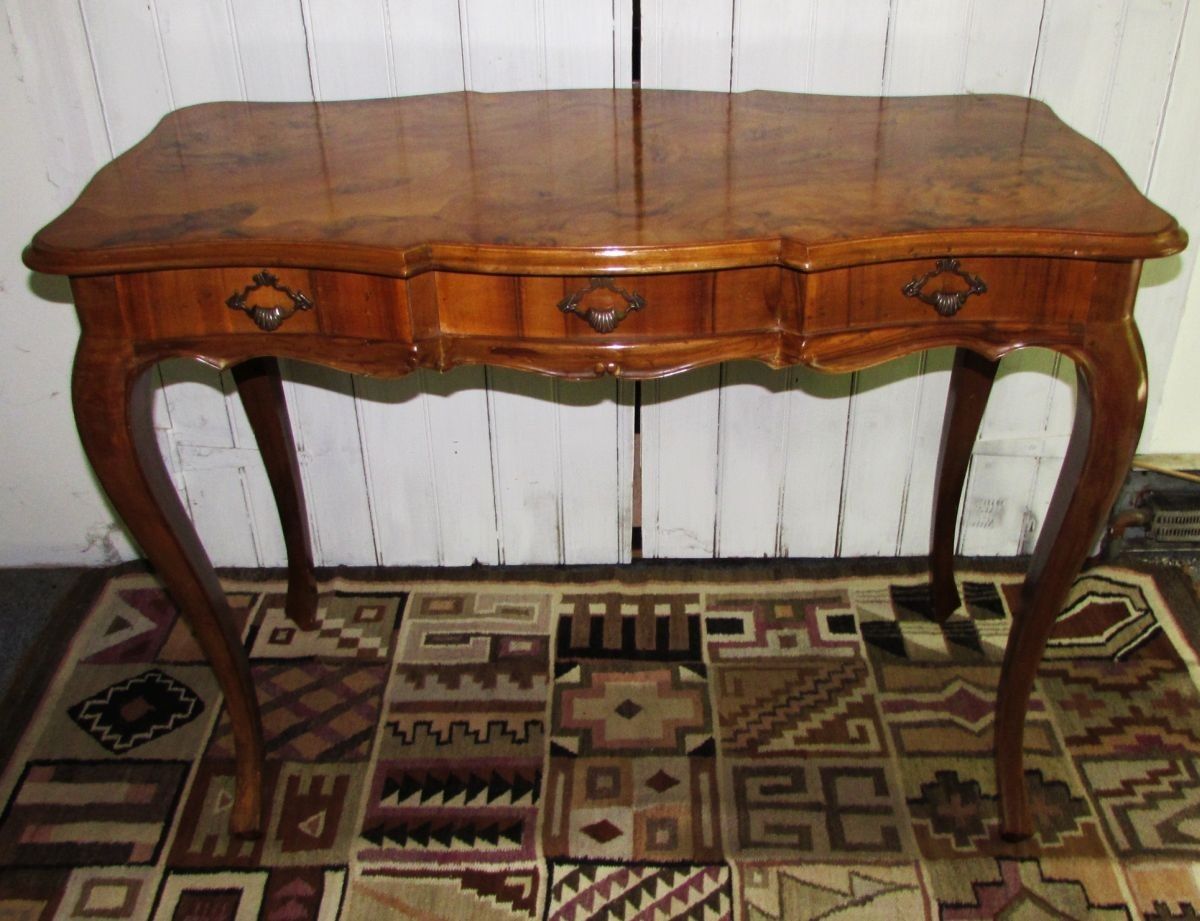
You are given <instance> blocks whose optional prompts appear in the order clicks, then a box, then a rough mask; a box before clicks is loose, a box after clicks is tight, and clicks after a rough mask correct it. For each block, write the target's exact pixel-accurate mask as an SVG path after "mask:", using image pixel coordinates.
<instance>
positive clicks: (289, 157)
mask: <svg viewBox="0 0 1200 921" xmlns="http://www.w3.org/2000/svg"><path fill="white" fill-rule="evenodd" d="M1182 242H1183V237H1182V235H1181V233H1180V231H1179V229H1178V227H1177V226H1176V224H1175V221H1174V220H1173V219H1172V218H1171V217H1170V215H1168V214H1166V213H1165V212H1163V211H1162V210H1160V209H1159V208H1157V207H1155V206H1154V205H1152V204H1151V203H1150V202H1148V201H1146V200H1145V199H1144V198H1143V197H1142V196H1141V195H1140V194H1138V192H1137V190H1136V189H1135V188H1134V187H1133V186H1132V184H1130V183H1129V181H1128V180H1127V179H1126V178H1125V176H1124V174H1122V172H1121V170H1120V168H1119V167H1118V166H1117V164H1116V163H1115V161H1113V159H1112V158H1111V157H1109V156H1108V155H1107V154H1106V153H1104V152H1103V151H1102V150H1101V149H1100V148H1098V147H1096V146H1095V145H1094V144H1091V143H1090V142H1088V141H1087V140H1085V139H1084V138H1083V137H1081V136H1080V135H1078V134H1076V133H1075V132H1073V131H1071V130H1070V129H1068V128H1066V127H1065V126H1064V125H1063V124H1062V123H1061V122H1060V121H1058V119H1057V118H1055V117H1054V115H1053V113H1052V112H1051V111H1050V110H1049V109H1048V108H1047V107H1046V106H1045V105H1044V104H1043V103H1040V102H1036V101H1033V100H1028V99H1022V98H1016V97H1007V96H942V97H921V98H899V99H866V98H842V97H834V96H797V95H791V94H785V93H768V92H754V93H744V94H736V95H726V94H720V93H695V92H661V91H660V92H649V91H640V92H639V91H636V90H578V91H555V92H546V93H501V94H494V95H483V94H474V93H452V94H446V95H439V96H424V97H409V98H404V99H380V100H372V101H366V102H332V103H320V104H307V103H291V104H263V103H214V104H206V105H201V106H194V107H191V108H187V109H182V110H180V111H178V112H175V113H173V114H171V115H169V116H167V117H166V118H165V119H164V120H163V121H162V123H160V125H159V126H158V127H157V128H156V129H155V131H154V132H153V133H152V134H151V135H150V136H149V137H148V138H147V139H146V140H145V141H143V142H142V143H141V144H139V145H138V146H137V147H135V148H134V149H133V150H132V151H130V152H129V153H128V154H126V155H124V156H123V157H121V158H120V159H118V160H117V161H115V162H113V163H112V164H110V165H108V166H107V167H105V168H104V169H103V170H101V172H100V173H99V174H98V175H97V176H96V178H95V179H94V180H93V181H92V183H91V185H89V186H88V188H87V189H86V190H85V191H84V193H83V194H82V195H81V196H80V199H79V201H78V202H77V204H76V206H75V207H74V208H72V209H71V210H70V211H68V212H67V213H66V214H64V215H63V216H62V217H61V218H59V219H58V220H56V221H54V222H53V223H51V224H50V225H49V226H48V227H46V228H45V229H43V230H42V231H41V232H40V233H39V234H38V235H37V236H36V237H35V238H34V241H33V244H32V246H31V248H30V251H29V253H28V254H27V256H26V258H27V261H28V263H29V264H30V265H31V266H32V267H34V268H37V269H39V270H41V271H47V272H59V273H65V274H86V273H98V272H115V271H127V270H131V269H144V268H156V267H161V266H163V265H165V264H170V265H174V266H183V265H191V266H212V267H222V266H229V265H248V264H249V265H258V264H261V265H274V266H285V265H291V266H300V267H305V268H314V267H319V268H329V269H342V270H345V269H351V270H357V271H366V272H374V273H379V274H386V275H396V276H408V275H413V274H418V273H420V272H423V271H426V270H428V269H431V268H445V269H453V270H457V271H466V272H480V273H510V274H570V273H587V272H596V273H617V272H622V273H625V272H642V271H654V272H676V271H691V270H696V269H704V268H714V269H720V268H734V267H739V266H755V265H764V264H773V263H778V264H782V265H788V266H793V267H796V268H801V269H805V270H816V269H822V268H831V267H835V266H839V265H840V266H850V265H858V264H862V263H866V262H880V261H885V260H895V259H907V258H918V257H936V256H941V255H944V254H946V253H947V252H958V253H971V254H975V255H984V254H988V253H994V254H1000V255H1008V254H1012V253H1021V254H1024V255H1047V256H1069V257H1080V256H1089V257H1096V258H1144V257H1150V256H1156V255H1161V254H1162V253H1164V252H1169V251H1174V250H1177V249H1179V248H1180V247H1181V245H1182Z"/></svg>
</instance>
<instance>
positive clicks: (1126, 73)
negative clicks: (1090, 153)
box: [1032, 0, 1185, 519]
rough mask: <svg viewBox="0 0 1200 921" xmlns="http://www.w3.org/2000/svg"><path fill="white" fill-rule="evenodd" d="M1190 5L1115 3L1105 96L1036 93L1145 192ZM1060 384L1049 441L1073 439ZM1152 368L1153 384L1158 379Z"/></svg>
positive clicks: (1044, 486) (1109, 10) (1072, 88)
mask: <svg viewBox="0 0 1200 921" xmlns="http://www.w3.org/2000/svg"><path fill="white" fill-rule="evenodd" d="M1184 9H1185V4H1184V3H1182V2H1180V0H1127V2H1125V3H1116V2H1112V3H1110V4H1107V5H1106V6H1105V7H1104V9H1103V10H1102V11H1101V12H1102V13H1103V14H1104V15H1101V16H1099V17H1096V18H1097V19H1098V20H1099V24H1100V27H1101V28H1102V31H1101V33H1100V35H1099V36H1098V37H1097V38H1096V39H1095V40H1094V41H1092V42H1089V43H1088V45H1087V47H1088V48H1091V49H1094V53H1095V54H1096V58H1095V60H1094V62H1093V66H1095V67H1096V68H1097V72H1098V73H1103V74H1104V75H1105V79H1104V80H1102V81H1096V82H1097V83H1103V84H1104V91H1105V92H1104V95H1103V97H1099V96H1098V95H1097V93H1096V92H1095V91H1094V90H1089V89H1085V88H1083V87H1081V86H1080V85H1079V83H1078V82H1077V81H1067V80H1065V79H1064V75H1063V74H1061V72H1060V71H1059V70H1057V68H1056V69H1055V70H1054V71H1053V72H1052V73H1053V76H1054V77H1055V81H1054V82H1051V81H1050V79H1049V76H1050V73H1043V72H1041V71H1039V74H1038V77H1037V80H1036V84H1035V85H1036V87H1037V92H1038V93H1039V94H1041V93H1043V92H1044V93H1045V98H1047V100H1048V101H1051V103H1052V105H1055V106H1056V109H1057V108H1059V107H1061V109H1062V110H1063V111H1062V112H1060V114H1063V116H1064V117H1065V118H1066V119H1067V120H1068V121H1071V122H1072V123H1073V124H1076V126H1077V127H1080V129H1081V130H1082V131H1083V132H1084V133H1085V134H1088V135H1089V136H1090V137H1092V138H1094V139H1096V140H1098V141H1099V142H1100V143H1102V144H1104V145H1105V146H1106V147H1108V148H1109V149H1111V150H1112V151H1113V152H1114V154H1115V155H1116V156H1117V157H1118V159H1119V161H1120V162H1121V164H1122V166H1124V167H1125V169H1126V170H1127V171H1128V172H1129V173H1130V174H1131V176H1132V177H1133V178H1134V181H1135V182H1138V183H1139V184H1144V183H1145V181H1146V178H1147V175H1148V173H1149V170H1150V165H1151V164H1150V159H1151V156H1152V154H1153V145H1152V144H1151V143H1148V142H1147V141H1146V140H1145V139H1144V138H1143V139H1141V140H1138V139H1139V138H1140V137H1142V136H1143V135H1146V134H1148V133H1153V132H1154V131H1156V130H1157V127H1158V123H1159V119H1160V118H1161V113H1162V112H1163V109H1164V108H1165V104H1166V100H1167V93H1168V90H1169V88H1170V77H1171V73H1172V69H1173V66H1174V60H1175V53H1176V51H1177V49H1178V47H1179V39H1180V29H1181V28H1182V24H1183V12H1184ZM1152 348H1153V351H1152V352H1151V353H1149V354H1148V357H1152V358H1153V360H1154V361H1155V363H1156V364H1158V363H1159V362H1161V360H1162V357H1163V353H1164V352H1165V351H1166V347H1165V344H1160V343H1159V342H1157V341H1154V342H1152ZM1055 370H1056V373H1055V377H1056V384H1055V385H1053V386H1052V387H1051V388H1050V392H1049V406H1048V412H1047V422H1046V427H1045V429H1046V433H1047V435H1048V436H1058V435H1064V434H1067V433H1069V432H1070V430H1071V425H1072V421H1073V418H1074V407H1075V399H1074V390H1073V385H1074V381H1075V374H1074V370H1073V368H1071V367H1070V363H1069V362H1067V361H1066V360H1065V359H1064V360H1062V361H1060V362H1058V364H1057V367H1056V369H1055ZM1157 370H1158V369H1157V368H1155V367H1151V369H1150V373H1151V376H1154V375H1155V374H1156V372H1157ZM1060 469H1061V461H1059V460H1056V459H1049V458H1047V459H1045V460H1044V461H1043V462H1042V463H1040V464H1039V466H1038V471H1037V481H1036V483H1035V485H1034V490H1033V495H1034V497H1035V503H1036V504H1035V505H1034V506H1033V508H1032V513H1033V515H1034V516H1035V517H1037V518H1038V519H1041V518H1042V517H1044V515H1045V509H1046V505H1047V504H1048V502H1049V497H1050V495H1051V493H1052V490H1053V484H1054V482H1055V481H1056V480H1057V478H1058V473H1059V470H1060Z"/></svg>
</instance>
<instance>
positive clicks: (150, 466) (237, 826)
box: [72, 338, 263, 836]
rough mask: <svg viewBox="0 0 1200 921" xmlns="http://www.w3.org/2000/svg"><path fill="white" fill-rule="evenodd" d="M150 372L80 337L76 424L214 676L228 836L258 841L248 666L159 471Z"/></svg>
mask: <svg viewBox="0 0 1200 921" xmlns="http://www.w3.org/2000/svg"><path fill="white" fill-rule="evenodd" d="M148 367H149V363H148V362H146V361H145V360H143V359H140V358H137V357H136V356H134V354H133V351H132V349H131V348H130V347H129V345H128V344H126V343H120V342H101V343H92V342H89V341H88V340H87V339H86V338H85V339H84V340H83V341H82V342H81V343H80V346H79V350H78V352H77V353H76V355H75V372H74V377H73V380H72V396H73V400H74V408H75V421H76V424H77V426H78V427H79V436H80V439H81V440H82V442H83V448H84V450H85V451H86V452H87V456H88V459H89V460H90V461H91V464H92V469H93V470H94V471H95V472H96V476H97V477H98V478H99V480H100V483H101V485H102V486H103V487H104V490H105V492H106V493H108V497H109V499H110V500H111V501H112V504H113V507H114V508H115V509H116V511H117V514H118V515H120V516H121V519H122V520H123V521H124V522H125V525H126V527H128V528H129V531H130V533H131V534H132V535H133V536H134V538H135V539H136V540H137V542H138V543H139V544H140V545H141V547H142V550H143V552H144V553H145V554H146V557H147V558H148V559H149V560H150V562H151V563H152V564H153V566H154V568H155V570H156V571H157V573H158V576H159V578H161V579H162V581H163V584H164V585H165V586H166V588H167V591H168V592H170V594H171V597H172V598H173V599H174V600H175V603H176V604H177V605H178V606H179V608H180V610H181V611H182V612H183V613H184V615H185V616H186V617H187V618H188V621H189V623H190V624H191V626H192V630H193V632H194V633H195V636H196V639H197V641H198V642H199V644H200V648H201V649H202V650H203V651H204V655H205V657H206V658H207V659H208V661H209V663H210V664H211V666H212V669H213V671H214V672H215V673H216V676H217V682H218V683H219V685H220V687H221V691H222V692H223V693H224V695H225V706H226V708H227V709H228V711H229V718H230V723H231V726H232V729H233V740H234V746H235V759H236V784H237V786H236V793H235V796H234V804H233V813H232V815H231V817H230V830H231V831H232V832H233V833H234V834H236V835H242V836H248V835H255V834H257V833H258V832H259V831H260V829H261V826H262V771H263V741H262V723H261V720H260V717H259V712H258V701H257V699H256V698H255V696H254V685H253V684H252V682H251V678H250V666H249V662H248V661H247V658H246V652H245V650H244V649H243V648H242V644H241V640H240V637H238V635H237V634H236V632H235V630H234V620H233V614H232V612H231V611H230V609H229V604H228V602H227V601H226V599H225V595H224V593H223V592H222V591H221V586H220V584H219V583H218V582H217V577H216V574H215V573H214V572H213V568H212V564H211V563H209V561H208V556H207V555H206V554H205V552H204V548H203V547H202V546H201V545H200V541H199V539H198V538H197V537H196V532H195V530H194V529H193V527H192V523H191V521H190V520H189V519H188V517H187V515H186V514H185V513H184V510H183V506H182V505H180V502H179V498H178V496H177V495H176V493H175V489H174V487H173V486H172V485H171V481H170V478H169V477H168V475H167V471H166V468H165V467H164V466H163V461H162V457H161V455H160V454H159V450H158V444H157V443H156V441H155V439H154V428H153V424H152V423H153V420H152V417H151V380H150V377H151V376H150V375H149V374H147V373H146V371H147V369H148Z"/></svg>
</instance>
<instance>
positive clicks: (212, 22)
mask: <svg viewBox="0 0 1200 921" xmlns="http://www.w3.org/2000/svg"><path fill="white" fill-rule="evenodd" d="M155 6H156V7H157V10H158V26H159V34H160V35H161V36H162V47H163V59H164V60H165V61H166V64H167V75H168V78H169V79H170V84H171V96H172V99H173V100H174V104H175V106H176V107H179V106H187V105H192V104H193V103H197V102H208V101H210V100H214V99H241V98H243V97H244V96H245V91H244V89H243V87H242V80H241V71H240V68H239V62H238V59H237V47H236V43H235V41H234V35H233V21H232V20H231V18H230V11H229V7H227V6H226V5H225V4H224V3H193V2H191V0H155Z"/></svg>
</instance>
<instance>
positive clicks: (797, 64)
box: [731, 0, 819, 93]
mask: <svg viewBox="0 0 1200 921" xmlns="http://www.w3.org/2000/svg"><path fill="white" fill-rule="evenodd" d="M818 5H819V2H818V0H741V2H739V3H737V4H735V5H734V8H733V76H732V80H731V88H732V89H733V91H734V92H741V91H742V90H756V89H769V90H780V91H787V92H793V93H803V92H807V91H808V90H809V87H810V86H811V85H812V77H813V68H814V65H815V60H814V59H815V57H816V55H815V53H814V47H813V44H814V33H815V31H816V16H817V8H818Z"/></svg>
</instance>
